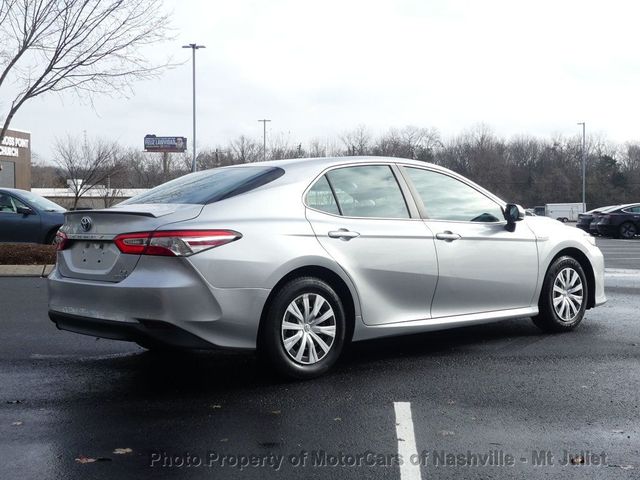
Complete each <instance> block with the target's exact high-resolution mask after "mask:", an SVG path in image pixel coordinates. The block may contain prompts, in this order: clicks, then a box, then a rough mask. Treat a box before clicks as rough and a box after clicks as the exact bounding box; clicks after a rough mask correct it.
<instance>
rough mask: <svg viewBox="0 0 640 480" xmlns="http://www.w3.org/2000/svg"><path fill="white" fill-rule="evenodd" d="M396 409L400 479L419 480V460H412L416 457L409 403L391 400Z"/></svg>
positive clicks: (416, 451) (416, 450) (420, 477)
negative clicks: (400, 460)
mask: <svg viewBox="0 0 640 480" xmlns="http://www.w3.org/2000/svg"><path fill="white" fill-rule="evenodd" d="M393 408H394V410H395V411H396V437H398V455H399V456H400V458H402V463H401V464H400V479H401V480H421V479H422V476H421V473H420V462H412V461H411V460H412V458H413V459H416V458H419V457H418V449H417V448H416V436H415V434H414V432H413V419H412V418H411V403H409V402H393Z"/></svg>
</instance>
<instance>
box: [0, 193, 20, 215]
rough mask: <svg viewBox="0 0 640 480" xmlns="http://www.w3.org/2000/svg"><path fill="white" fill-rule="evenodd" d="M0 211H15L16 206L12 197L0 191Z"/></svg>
mask: <svg viewBox="0 0 640 480" xmlns="http://www.w3.org/2000/svg"><path fill="white" fill-rule="evenodd" d="M0 212H5V213H16V206H15V203H14V200H13V197H11V196H10V195H7V194H4V193H0Z"/></svg>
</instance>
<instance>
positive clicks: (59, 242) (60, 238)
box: [54, 230, 69, 250]
mask: <svg viewBox="0 0 640 480" xmlns="http://www.w3.org/2000/svg"><path fill="white" fill-rule="evenodd" d="M54 243H55V244H56V250H64V249H65V248H67V247H68V246H69V237H67V235H66V234H65V233H64V232H61V231H60V230H58V232H57V233H56V238H55V240H54Z"/></svg>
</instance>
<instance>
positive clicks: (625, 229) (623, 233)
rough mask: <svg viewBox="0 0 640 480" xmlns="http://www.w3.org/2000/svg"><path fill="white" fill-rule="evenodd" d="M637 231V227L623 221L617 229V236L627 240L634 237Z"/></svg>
mask: <svg viewBox="0 0 640 480" xmlns="http://www.w3.org/2000/svg"><path fill="white" fill-rule="evenodd" d="M637 233H638V229H637V228H636V226H635V225H634V224H633V223H632V222H624V223H623V224H622V225H620V229H619V230H618V236H619V237H620V238H625V239H627V240H629V239H631V238H633V237H635V236H636V235H637Z"/></svg>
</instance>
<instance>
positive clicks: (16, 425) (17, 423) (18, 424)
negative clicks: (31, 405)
mask: <svg viewBox="0 0 640 480" xmlns="http://www.w3.org/2000/svg"><path fill="white" fill-rule="evenodd" d="M11 425H13V426H14V427H19V426H20V425H22V422H11Z"/></svg>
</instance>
